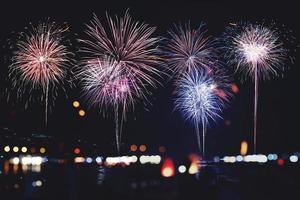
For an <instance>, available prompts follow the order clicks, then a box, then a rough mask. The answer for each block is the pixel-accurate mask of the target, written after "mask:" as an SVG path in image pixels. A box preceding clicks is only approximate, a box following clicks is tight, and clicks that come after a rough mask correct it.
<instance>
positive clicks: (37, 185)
mask: <svg viewBox="0 0 300 200" xmlns="http://www.w3.org/2000/svg"><path fill="white" fill-rule="evenodd" d="M42 185H43V182H42V181H41V180H37V181H33V182H32V186H33V187H41V186H42Z"/></svg>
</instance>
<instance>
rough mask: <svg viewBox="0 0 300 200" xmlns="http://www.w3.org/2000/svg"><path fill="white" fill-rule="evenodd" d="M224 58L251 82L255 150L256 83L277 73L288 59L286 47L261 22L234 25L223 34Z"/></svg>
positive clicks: (275, 34)
mask: <svg viewBox="0 0 300 200" xmlns="http://www.w3.org/2000/svg"><path fill="white" fill-rule="evenodd" d="M225 43H227V47H226V50H227V53H226V57H227V58H228V60H229V63H230V64H234V65H235V66H236V71H237V72H240V74H241V76H242V77H250V78H251V79H252V80H253V81H254V84H255V85H254V88H255V95H254V119H253V121H254V153H256V134H257V101H258V82H259V80H266V79H269V78H271V77H272V76H278V75H280V74H281V73H282V72H283V70H284V68H285V65H284V62H285V60H286V59H287V49H285V48H284V44H283V42H282V41H281V40H280V34H279V32H278V31H276V30H275V29H274V30H272V29H270V28H267V27H265V26H262V25H254V24H237V25H235V26H233V27H229V28H228V29H227V32H226V34H225Z"/></svg>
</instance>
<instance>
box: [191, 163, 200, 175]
mask: <svg viewBox="0 0 300 200" xmlns="http://www.w3.org/2000/svg"><path fill="white" fill-rule="evenodd" d="M198 171H199V169H198V163H197V162H194V161H193V162H192V163H191V165H190V168H189V174H197V173H198Z"/></svg>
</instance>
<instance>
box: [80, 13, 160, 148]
mask: <svg viewBox="0 0 300 200" xmlns="http://www.w3.org/2000/svg"><path fill="white" fill-rule="evenodd" d="M107 21H108V27H109V29H107V30H106V29H105V28H104V26H103V25H102V23H101V22H100V20H99V19H98V18H97V17H96V16H94V19H93V20H92V21H91V23H90V24H88V25H87V30H86V34H87V35H88V36H89V39H87V40H80V41H81V42H82V44H83V45H84V47H82V48H81V52H82V53H85V55H86V57H85V59H84V60H83V62H82V65H81V67H80V69H79V70H78V77H79V79H80V80H81V82H82V85H83V90H84V95H85V96H86V98H87V100H88V103H89V104H90V105H91V106H96V107H100V109H101V110H103V111H105V110H106V109H108V108H113V110H114V115H115V123H116V142H117V150H118V152H120V142H121V132H122V123H123V119H124V118H125V114H126V112H127V111H128V109H130V108H132V109H133V108H134V105H135V102H136V101H137V100H140V101H143V100H147V95H148V94H149V91H148V89H149V87H152V88H153V87H156V85H157V83H158V81H157V79H156V78H157V77H158V76H159V73H160V71H159V70H158V69H157V68H156V67H157V65H158V64H159V63H160V59H159V57H158V54H157V47H156V46H157V45H156V43H157V42H158V41H159V40H158V38H155V37H152V34H153V33H154V31H155V28H154V27H150V26H149V25H148V24H145V23H140V22H137V21H133V20H132V19H131V17H130V15H129V14H128V12H126V13H125V16H124V17H122V18H118V17H115V18H112V17H110V16H109V15H107ZM119 110H121V111H122V113H121V120H120V125H121V126H120V128H119Z"/></svg>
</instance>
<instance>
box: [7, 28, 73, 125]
mask: <svg viewBox="0 0 300 200" xmlns="http://www.w3.org/2000/svg"><path fill="white" fill-rule="evenodd" d="M67 31H68V27H59V26H57V25H56V24H55V23H41V24H39V25H38V26H37V27H32V30H31V31H29V32H27V33H26V32H25V33H22V34H21V39H19V40H18V41H17V43H16V48H17V49H16V51H15V52H14V56H13V58H12V64H11V65H10V67H9V77H10V79H11V81H12V85H13V88H16V89H17V90H18V96H21V97H22V96H23V94H24V93H25V91H26V92H28V91H27V89H28V88H29V89H28V90H29V91H33V90H35V89H38V90H42V98H41V99H44V101H45V118H46V119H45V121H46V123H47V110H48V100H49V94H48V93H49V90H51V91H56V90H57V87H59V86H61V85H62V83H63V82H64V79H65V77H66V75H67V71H68V67H69V65H70V63H71V59H70V55H71V53H70V52H69V51H68V50H67V47H66V46H65V45H63V44H62V43H63V42H62V39H63V34H64V33H65V32H67ZM55 96H56V95H55V92H52V95H51V98H55Z"/></svg>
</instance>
